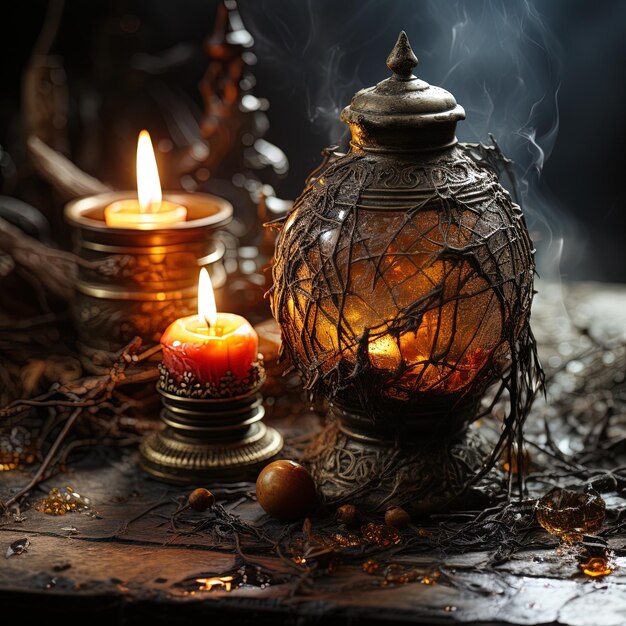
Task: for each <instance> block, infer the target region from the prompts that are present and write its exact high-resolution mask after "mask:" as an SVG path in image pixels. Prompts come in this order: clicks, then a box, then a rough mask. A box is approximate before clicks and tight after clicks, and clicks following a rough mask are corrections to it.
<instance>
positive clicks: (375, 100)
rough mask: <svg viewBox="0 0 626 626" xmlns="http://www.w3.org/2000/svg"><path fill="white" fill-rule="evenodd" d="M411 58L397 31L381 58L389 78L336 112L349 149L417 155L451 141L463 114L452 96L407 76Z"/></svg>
mask: <svg viewBox="0 0 626 626" xmlns="http://www.w3.org/2000/svg"><path fill="white" fill-rule="evenodd" d="M416 65H417V57H416V56H415V54H414V53H413V50H412V49H411V44H410V43H409V40H408V38H407V36H406V33H405V32H404V31H402V32H401V33H400V35H399V36H398V41H396V45H395V46H394V47H393V50H392V51H391V53H390V54H389V56H388V57H387V67H388V68H389V69H390V70H391V71H392V72H393V73H392V75H391V76H390V77H389V78H387V79H386V80H383V81H382V82H380V83H378V84H377V85H375V86H374V87H368V88H367V89H361V91H359V92H358V93H356V94H355V96H354V97H353V98H352V102H351V103H350V105H349V106H347V107H346V108H345V109H344V110H343V111H342V112H341V120H342V121H343V122H347V123H348V124H349V125H350V130H351V133H352V140H351V142H350V143H351V145H352V147H353V148H354V149H363V150H367V151H370V152H419V151H422V150H436V149H441V148H446V147H449V146H452V145H454V144H455V143H456V141H457V140H456V137H455V134H454V133H455V129H456V123H457V121H458V120H462V119H465V111H464V109H463V107H462V106H460V105H459V104H457V102H456V100H455V99H454V96H453V95H452V94H451V93H450V92H448V91H446V90H445V89H442V88H441V87H435V86H433V85H429V84H428V83H427V82H425V81H423V80H420V79H419V78H417V77H416V76H414V75H413V68H415V66H416Z"/></svg>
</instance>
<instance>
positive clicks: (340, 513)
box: [336, 504, 359, 526]
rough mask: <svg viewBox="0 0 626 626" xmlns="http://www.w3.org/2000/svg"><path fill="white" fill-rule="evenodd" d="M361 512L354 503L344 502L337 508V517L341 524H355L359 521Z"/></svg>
mask: <svg viewBox="0 0 626 626" xmlns="http://www.w3.org/2000/svg"><path fill="white" fill-rule="evenodd" d="M358 516H359V512H358V511H357V508H356V507H355V506H354V504H343V505H342V506H340V507H339V508H338V509H337V513H336V517H337V521H338V522H339V523H340V524H345V525H346V526H354V524H356V522H357V521H358Z"/></svg>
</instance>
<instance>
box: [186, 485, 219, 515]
mask: <svg viewBox="0 0 626 626" xmlns="http://www.w3.org/2000/svg"><path fill="white" fill-rule="evenodd" d="M187 503H188V504H189V506H190V507H191V508H192V509H193V510H194V511H199V512H202V511H206V510H207V509H210V508H211V507H212V506H213V505H214V504H215V496H214V495H213V494H212V493H211V492H210V491H209V490H208V489H205V488H204V487H198V489H194V490H193V491H192V492H191V493H190V494H189V500H188V501H187Z"/></svg>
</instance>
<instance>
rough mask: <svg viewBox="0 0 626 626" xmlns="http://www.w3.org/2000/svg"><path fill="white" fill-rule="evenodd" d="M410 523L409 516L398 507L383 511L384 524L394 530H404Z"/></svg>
mask: <svg viewBox="0 0 626 626" xmlns="http://www.w3.org/2000/svg"><path fill="white" fill-rule="evenodd" d="M410 523H411V516H410V515H409V514H408V513H407V512H406V511H405V510H404V509H403V508H402V507H399V506H392V507H391V508H390V509H387V510H386V511H385V524H387V526H393V527H394V528H406V527H407V526H408V525H409V524H410Z"/></svg>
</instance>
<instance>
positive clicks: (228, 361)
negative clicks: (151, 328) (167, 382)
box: [161, 268, 259, 385]
mask: <svg viewBox="0 0 626 626" xmlns="http://www.w3.org/2000/svg"><path fill="white" fill-rule="evenodd" d="M161 346H162V347H163V365H165V367H166V368H167V370H168V371H169V373H170V374H171V375H172V377H173V378H174V379H175V380H176V381H177V382H181V380H182V377H183V374H184V373H185V372H191V373H192V374H193V375H194V376H195V377H196V379H197V380H198V382H200V383H201V384H205V383H207V382H208V383H212V384H214V385H218V384H219V382H220V379H221V378H223V377H224V376H227V375H229V374H232V375H233V376H235V377H236V378H240V379H244V378H246V377H247V376H248V375H249V373H250V366H251V365H252V363H254V362H255V361H256V360H257V359H258V351H259V339H258V336H257V334H256V332H255V330H254V329H253V328H252V326H251V325H250V323H249V322H248V320H246V319H245V318H243V317H241V316H240V315H234V314H232V313H218V312H217V308H216V306H215V296H214V294H213V287H212V285H211V279H210V277H209V273H208V272H207V271H206V270H205V269H204V268H203V269H202V270H200V278H199V282H198V315H190V316H189V317H181V318H180V319H177V320H176V321H175V322H173V323H172V324H170V326H169V327H168V328H167V330H166V331H165V332H164V333H163V336H162V337H161Z"/></svg>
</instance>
